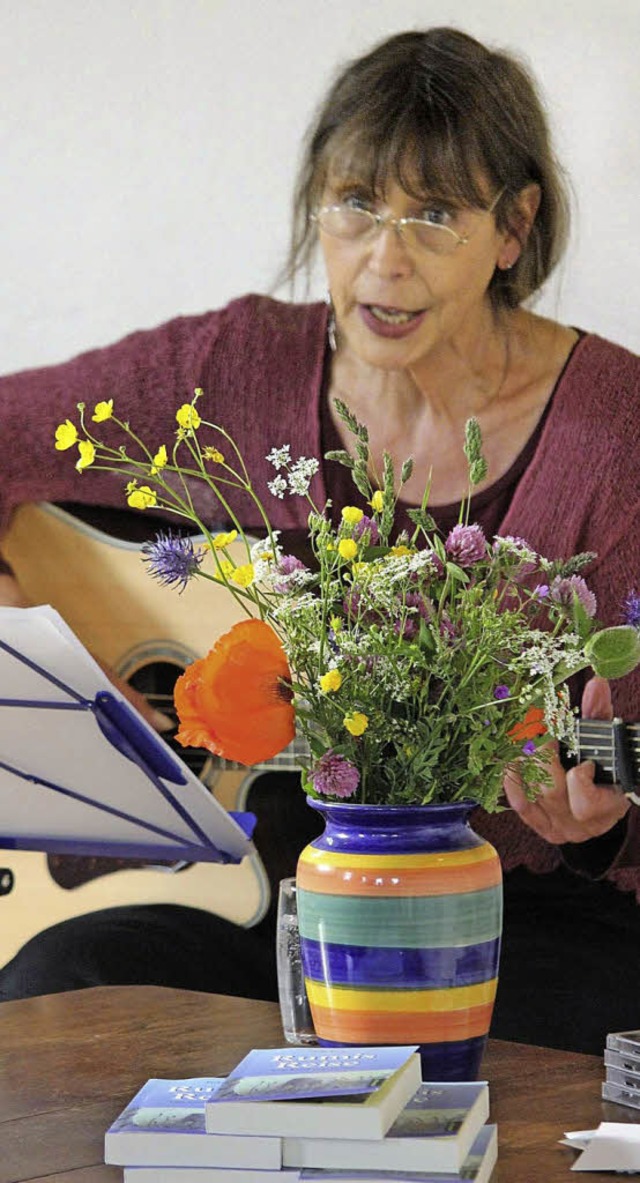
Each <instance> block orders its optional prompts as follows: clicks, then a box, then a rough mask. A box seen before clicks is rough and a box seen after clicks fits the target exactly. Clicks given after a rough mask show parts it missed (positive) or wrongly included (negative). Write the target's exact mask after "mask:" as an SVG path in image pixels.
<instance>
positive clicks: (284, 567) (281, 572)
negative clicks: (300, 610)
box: [273, 555, 308, 595]
mask: <svg viewBox="0 0 640 1183" xmlns="http://www.w3.org/2000/svg"><path fill="white" fill-rule="evenodd" d="M307 570H308V568H307V567H305V565H304V563H302V562H300V559H297V558H296V556H295V555H281V556H280V558H279V559H278V563H277V566H276V577H275V579H274V581H273V590H274V591H276V592H279V593H280V594H283V595H284V594H285V593H286V592H288V591H290V590H291V586H292V584H293V582H294V579H295V575H296V573H297V572H298V571H307ZM278 576H280V577H281V578H278ZM292 576H293V577H294V579H292V578H291V577H292Z"/></svg>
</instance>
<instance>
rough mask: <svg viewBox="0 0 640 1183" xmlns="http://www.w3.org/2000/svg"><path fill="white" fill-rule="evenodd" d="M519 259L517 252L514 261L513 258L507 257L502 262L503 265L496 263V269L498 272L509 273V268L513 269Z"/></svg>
mask: <svg viewBox="0 0 640 1183" xmlns="http://www.w3.org/2000/svg"><path fill="white" fill-rule="evenodd" d="M519 258H520V252H519V251H518V254H517V255H516V257H515V259H514V258H511V256H508V257H507V258H506V259H505V260H504V262H503V263H498V267H499V268H500V271H511V268H512V267H515V265H516V263H517V262H518V259H519Z"/></svg>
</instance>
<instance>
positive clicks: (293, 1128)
mask: <svg viewBox="0 0 640 1183" xmlns="http://www.w3.org/2000/svg"><path fill="white" fill-rule="evenodd" d="M421 1083H422V1081H421V1076H420V1057H419V1056H418V1054H417V1050H416V1048H415V1047H395V1046H393V1047H349V1048H342V1047H341V1048H322V1047H320V1048H318V1047H314V1048H309V1047H287V1048H270V1049H269V1050H266V1051H265V1050H262V1049H259V1050H254V1051H252V1052H250V1053H249V1055H247V1056H245V1058H244V1059H243V1060H241V1062H240V1063H239V1064H238V1065H237V1066H236V1068H234V1070H233V1072H231V1073H230V1075H229V1076H228V1077H227V1078H226V1080H225V1082H224V1084H222V1085H221V1086H220V1088H219V1089H218V1091H217V1092H216V1093H215V1095H214V1096H213V1097H212V1098H211V1099H210V1100H208V1101H207V1102H206V1105H205V1122H206V1128H207V1130H208V1132H209V1133H213V1134H221V1133H222V1134H224V1133H226V1134H273V1135H281V1136H285V1137H286V1136H287V1135H295V1136H296V1137H301V1138H310V1137H316V1138H336V1137H337V1138H383V1137H384V1135H385V1133H386V1132H387V1130H388V1129H389V1126H390V1125H391V1124H392V1122H393V1121H394V1120H395V1118H396V1117H397V1116H398V1113H399V1112H400V1110H401V1109H403V1108H404V1106H405V1104H406V1102H407V1101H408V1100H409V1098H410V1097H412V1096H413V1094H414V1093H415V1092H416V1090H417V1089H418V1088H419V1086H420V1084H421Z"/></svg>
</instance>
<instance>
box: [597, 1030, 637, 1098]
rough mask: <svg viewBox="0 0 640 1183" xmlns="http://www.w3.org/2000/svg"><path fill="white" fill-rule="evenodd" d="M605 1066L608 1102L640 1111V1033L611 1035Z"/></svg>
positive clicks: (616, 1033) (603, 1094)
mask: <svg viewBox="0 0 640 1183" xmlns="http://www.w3.org/2000/svg"><path fill="white" fill-rule="evenodd" d="M604 1063H605V1070H606V1079H605V1081H604V1083H603V1085H602V1096H603V1097H604V1099H605V1100H606V1101H617V1102H618V1104H620V1105H631V1107H632V1108H633V1109H640V1031H615V1032H613V1033H612V1034H611V1035H607V1044H606V1047H605V1050H604Z"/></svg>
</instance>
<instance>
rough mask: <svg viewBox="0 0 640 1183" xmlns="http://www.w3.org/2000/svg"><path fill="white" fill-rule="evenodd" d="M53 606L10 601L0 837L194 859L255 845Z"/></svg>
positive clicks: (249, 823)
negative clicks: (18, 604) (110, 678)
mask: <svg viewBox="0 0 640 1183" xmlns="http://www.w3.org/2000/svg"><path fill="white" fill-rule="evenodd" d="M255 823H256V818H255V815H254V814H251V813H227V812H226V810H224V809H223V807H222V806H221V805H220V804H219V803H218V802H217V801H216V799H215V798H214V797H213V796H212V794H211V793H210V792H209V790H208V789H206V788H205V786H204V785H203V784H202V783H201V781H200V780H198V778H197V777H196V776H195V775H194V774H193V773H192V772H191V771H190V769H188V768H187V766H186V765H185V764H184V763H183V762H182V761H181V760H180V759H179V758H178V757H177V756H176V755H175V753H174V752H172V750H171V748H170V747H169V746H168V744H166V743H165V741H164V740H163V739H162V738H161V737H160V736H159V735H157V734H156V732H155V731H154V730H153V728H152V727H150V726H149V724H147V723H146V722H145V720H144V719H143V718H142V716H141V715H140V714H139V713H138V712H137V711H136V710H135V709H134V708H133V707H132V706H131V704H130V703H129V702H127V700H126V699H125V698H124V697H123V696H122V695H120V694H119V693H118V692H117V691H116V690H115V689H114V687H113V686H112V685H111V684H110V683H109V681H108V680H107V678H106V677H105V675H104V674H103V672H102V670H101V669H100V667H99V666H98V665H97V664H96V662H95V661H94V660H93V658H91V656H90V655H89V653H88V652H87V651H86V649H85V648H84V647H83V646H82V645H81V643H80V641H79V640H78V639H77V637H76V636H75V635H74V634H73V633H72V632H71V630H70V629H69V628H68V626H67V625H66V624H65V622H64V621H63V620H62V617H60V616H59V614H58V613H57V612H56V611H55V610H54V609H53V608H51V607H50V606H49V605H45V606H42V607H37V608H0V847H5V848H8V849H13V850H16V849H18V850H40V851H48V852H51V853H59V854H81V855H104V856H109V857H119V858H122V857H125V858H126V857H130V858H132V859H140V858H144V859H147V858H148V859H157V860H161V861H173V860H176V861H187V862H231V863H237V862H240V860H241V859H242V858H244V857H245V855H251V854H254V853H255V847H254V845H253V842H252V841H251V835H252V833H253V829H254V827H255Z"/></svg>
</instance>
